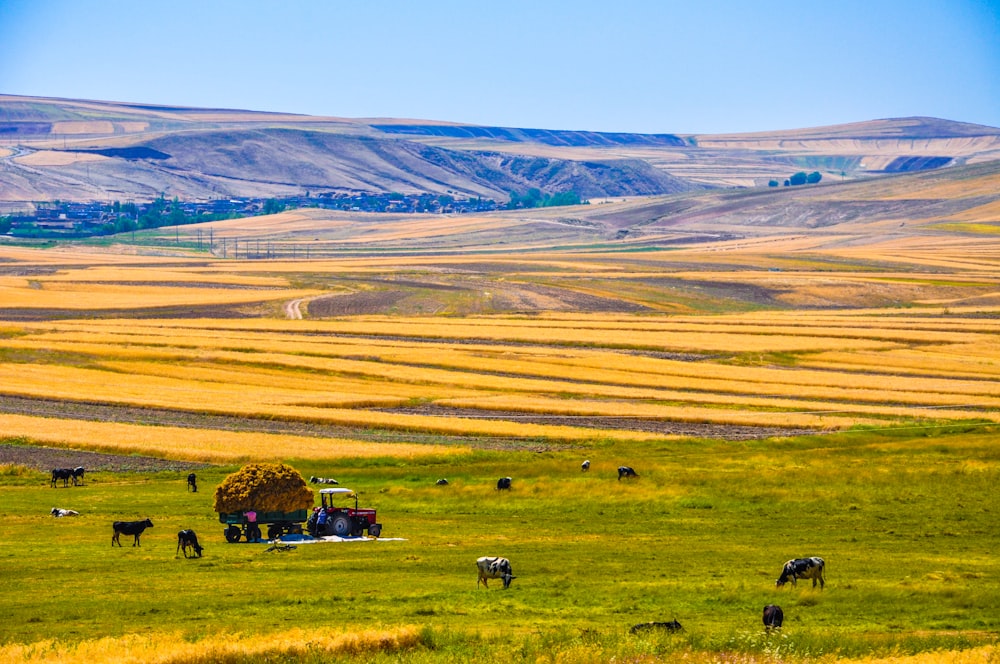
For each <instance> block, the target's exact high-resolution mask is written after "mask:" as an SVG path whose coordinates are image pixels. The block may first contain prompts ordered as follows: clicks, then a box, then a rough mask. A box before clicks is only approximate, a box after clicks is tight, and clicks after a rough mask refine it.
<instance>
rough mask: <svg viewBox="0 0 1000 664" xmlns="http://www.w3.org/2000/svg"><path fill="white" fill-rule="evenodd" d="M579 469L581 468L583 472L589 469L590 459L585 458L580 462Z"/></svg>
mask: <svg viewBox="0 0 1000 664" xmlns="http://www.w3.org/2000/svg"><path fill="white" fill-rule="evenodd" d="M580 470H582V471H583V472H587V471H588V470H590V459H587V460H586V461H584V462H583V463H581V464H580Z"/></svg>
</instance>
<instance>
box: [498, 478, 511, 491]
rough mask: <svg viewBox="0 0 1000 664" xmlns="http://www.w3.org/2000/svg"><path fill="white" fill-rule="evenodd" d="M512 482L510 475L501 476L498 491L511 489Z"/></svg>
mask: <svg viewBox="0 0 1000 664" xmlns="http://www.w3.org/2000/svg"><path fill="white" fill-rule="evenodd" d="M510 483H511V479H510V478H509V477H501V478H500V479H498V480H497V491H509V490H510Z"/></svg>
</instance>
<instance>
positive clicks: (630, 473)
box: [618, 466, 639, 482]
mask: <svg viewBox="0 0 1000 664" xmlns="http://www.w3.org/2000/svg"><path fill="white" fill-rule="evenodd" d="M623 477H624V478H626V479H628V478H632V477H639V474H638V473H637V472H635V471H634V470H633V469H632V468H630V467H629V466H618V481H619V482H620V481H621V479H622V478H623Z"/></svg>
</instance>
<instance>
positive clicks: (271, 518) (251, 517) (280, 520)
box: [219, 509, 309, 544]
mask: <svg viewBox="0 0 1000 664" xmlns="http://www.w3.org/2000/svg"><path fill="white" fill-rule="evenodd" d="M308 518H309V510H307V509H301V510H295V511H294V512H257V511H256V510H247V511H244V512H220V513H219V522H220V523H224V524H226V529H225V530H224V531H223V534H224V535H225V536H226V541H227V542H229V543H231V544H234V543H236V542H239V541H240V538H242V539H243V540H244V541H247V542H259V541H261V534H262V533H261V526H266V527H267V539H269V540H275V539H278V538H279V537H281V536H282V535H288V534H292V535H301V534H302V524H303V523H305V522H306V520H307V519H308Z"/></svg>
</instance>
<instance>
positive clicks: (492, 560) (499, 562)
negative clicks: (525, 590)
mask: <svg viewBox="0 0 1000 664" xmlns="http://www.w3.org/2000/svg"><path fill="white" fill-rule="evenodd" d="M476 568H477V569H478V570H479V578H478V579H476V588H478V587H479V583H480V582H482V584H483V585H484V586H486V587H487V588H489V587H490V584H489V583H488V582H487V579H503V587H504V588H510V582H511V581H513V580H514V579H516V578H517V577H516V576H514V574H513V572H512V571H511V569H510V561H509V560H507V559H506V558H498V557H496V556H483V557H482V558H479V559H477V560H476Z"/></svg>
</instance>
